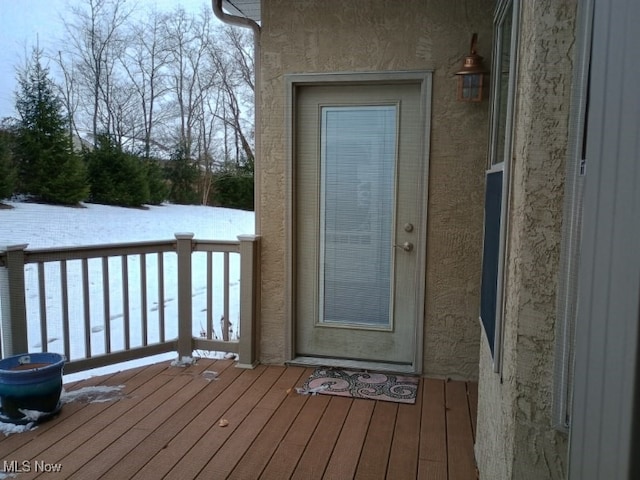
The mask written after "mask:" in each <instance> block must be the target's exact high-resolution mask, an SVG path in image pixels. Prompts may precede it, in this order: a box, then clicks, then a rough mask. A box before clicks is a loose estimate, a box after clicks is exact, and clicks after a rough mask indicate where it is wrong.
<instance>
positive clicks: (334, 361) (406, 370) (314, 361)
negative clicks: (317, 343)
mask: <svg viewBox="0 0 640 480" xmlns="http://www.w3.org/2000/svg"><path fill="white" fill-rule="evenodd" d="M285 363H286V364H287V365H291V366H298V367H336V368H349V369H356V370H367V371H375V372H388V373H402V374H405V375H406V374H409V375H419V372H417V371H416V369H415V368H414V366H413V365H407V364H402V363H384V362H372V361H366V360H350V359H345V358H326V357H295V358H293V359H291V360H289V361H287V362H285Z"/></svg>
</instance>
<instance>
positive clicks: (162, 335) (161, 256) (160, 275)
mask: <svg viewBox="0 0 640 480" xmlns="http://www.w3.org/2000/svg"><path fill="white" fill-rule="evenodd" d="M158 323H159V325H158V326H159V328H160V341H161V342H164V341H165V329H164V253H162V252H159V253H158Z"/></svg>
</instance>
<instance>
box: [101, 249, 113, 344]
mask: <svg viewBox="0 0 640 480" xmlns="http://www.w3.org/2000/svg"><path fill="white" fill-rule="evenodd" d="M109 286H110V285H109V257H102V302H103V304H102V311H103V312H104V351H105V353H111V298H110V296H109V290H110V288H109Z"/></svg>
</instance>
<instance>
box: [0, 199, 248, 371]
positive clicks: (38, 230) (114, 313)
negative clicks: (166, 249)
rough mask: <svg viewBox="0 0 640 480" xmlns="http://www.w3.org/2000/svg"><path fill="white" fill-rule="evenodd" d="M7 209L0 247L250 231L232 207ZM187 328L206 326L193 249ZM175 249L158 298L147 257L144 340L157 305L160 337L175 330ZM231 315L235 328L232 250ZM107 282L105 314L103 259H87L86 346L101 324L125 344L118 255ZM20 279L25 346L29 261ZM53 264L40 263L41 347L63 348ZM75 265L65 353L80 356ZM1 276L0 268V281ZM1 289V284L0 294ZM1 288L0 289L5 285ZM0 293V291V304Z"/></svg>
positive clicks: (199, 261)
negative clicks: (43, 313) (42, 266)
mask: <svg viewBox="0 0 640 480" xmlns="http://www.w3.org/2000/svg"><path fill="white" fill-rule="evenodd" d="M5 203H6V204H9V205H11V206H13V207H14V208H13V209H0V250H3V249H5V248H6V247H7V246H11V245H19V244H28V247H27V248H28V249H35V248H46V247H65V246H69V247H72V246H78V245H100V244H109V243H122V242H136V241H148V240H172V239H173V238H174V234H175V233H183V232H191V233H194V235H195V237H194V238H196V239H202V240H236V239H237V235H241V234H251V233H254V214H253V212H243V211H239V210H232V209H224V208H213V207H202V206H182V205H163V206H151V207H149V208H148V209H146V210H142V209H128V208H118V207H109V206H104V205H94V204H86V205H85V206H86V208H69V207H57V206H50V205H40V204H34V203H17V202H5ZM192 258H193V290H192V292H193V294H192V296H193V312H194V323H193V333H194V335H197V334H198V333H199V331H200V330H201V329H202V328H205V327H206V321H205V319H206V313H205V312H206V300H207V299H206V297H207V296H206V261H205V258H206V254H205V253H203V252H197V253H194V255H193V257H192ZM222 262H223V259H222V254H217V253H216V254H214V262H213V268H214V275H213V277H214V288H213V292H214V293H213V304H214V310H213V318H214V321H215V325H214V328H215V330H216V333H217V334H218V336H219V335H221V330H220V325H219V324H218V322H217V320H219V319H220V317H221V312H222V311H223V310H222V309H223V302H222V292H223V289H222V284H221V282H222ZM140 263H141V262H140V258H139V256H137V255H135V256H129V257H128V260H127V267H128V276H129V282H128V283H129V290H128V292H127V293H128V297H129V302H130V304H129V305H130V308H129V312H130V329H129V333H130V337H131V346H136V345H141V344H142V343H141V342H142V331H143V330H142V307H143V306H142V303H141V291H140V290H141V282H140V272H141V267H140ZM176 268H177V265H176V262H175V255H174V254H172V253H167V254H165V255H164V270H165V282H166V284H165V299H164V300H165V303H164V305H163V306H161V305H159V302H158V287H157V284H154V283H153V280H154V279H155V278H156V275H155V272H156V270H157V261H156V260H155V258H154V256H150V257H148V260H147V262H146V270H147V288H146V291H147V315H148V340H149V342H150V343H153V342H154V341H156V340H157V339H158V338H159V310H160V309H161V308H164V312H165V329H166V338H167V339H169V338H174V337H175V336H176V332H177V322H176V319H177V295H176V290H177V282H176V278H177V277H176ZM229 271H230V275H229V279H230V297H231V300H230V303H231V305H230V315H229V317H230V321H231V322H232V324H234V325H233V327H232V328H233V331H234V332H235V331H237V323H236V322H237V316H238V311H237V298H238V296H239V283H238V281H239V258H238V255H235V254H234V255H231V264H230V269H229ZM109 272H110V287H109V305H110V318H109V319H105V318H104V313H103V312H104V308H103V307H104V305H103V301H104V298H103V288H102V266H101V261H100V260H90V261H89V283H90V288H89V294H90V312H91V325H90V326H91V334H90V336H91V347H90V348H91V352H92V354H94V355H96V354H100V353H103V352H104V348H105V347H104V337H105V334H104V331H105V328H106V327H107V325H106V324H107V323H108V324H109V325H110V328H111V336H112V349H113V350H118V349H120V348H123V346H124V328H125V325H124V318H123V317H124V314H123V292H122V288H121V285H122V281H121V276H120V275H121V272H122V262H121V259H120V258H118V257H116V258H111V259H110V260H109ZM25 275H26V277H25V282H26V294H27V317H28V321H29V336H28V340H29V348H30V349H32V351H40V350H41V348H42V345H41V341H40V327H39V324H38V319H39V308H40V306H39V301H40V300H39V295H38V271H37V267H36V266H35V265H28V266H27V267H26V268H25ZM60 276H61V272H60V267H59V266H58V265H50V266H47V267H46V269H45V278H46V293H45V295H46V304H47V307H46V308H47V325H48V331H47V343H48V346H47V349H48V350H49V351H52V352H58V353H64V351H63V350H64V349H63V345H62V338H63V335H62V328H63V326H62V302H61V287H60V285H61V282H60ZM81 278H82V269H81V263H80V261H69V262H68V284H69V294H68V295H69V299H70V302H69V303H70V310H69V317H70V320H71V321H72V325H71V326H70V329H69V330H70V335H71V344H72V345H71V355H70V357H71V359H73V358H80V357H82V356H84V350H85V342H84V333H85V332H84V326H83V325H82V319H83V308H84V306H83V302H82V281H81ZM2 281H4V280H3V275H2V274H0V282H2ZM2 291H3V289H2V286H1V285H0V293H1V292H2ZM4 291H5V292H6V290H4ZM1 302H2V295H0V307H1ZM167 358H175V354H170V355H165V356H163V357H161V358H158V357H153V358H149V359H145V360H144V361H136V362H133V363H131V362H129V363H128V364H127V365H125V366H123V365H119V366H114V367H107V368H103V369H98V370H96V371H91V372H84V373H83V374H74V375H70V376H66V377H65V381H71V380H77V379H78V378H83V377H87V376H89V375H92V374H101V373H106V372H107V371H114V370H120V369H122V368H124V367H130V366H135V365H140V364H142V363H144V362H146V363H149V362H151V361H158V360H160V359H167Z"/></svg>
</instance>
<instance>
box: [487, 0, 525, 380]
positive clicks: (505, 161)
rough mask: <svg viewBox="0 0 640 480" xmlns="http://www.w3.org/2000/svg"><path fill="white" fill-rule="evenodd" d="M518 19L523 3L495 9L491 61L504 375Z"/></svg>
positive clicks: (498, 331)
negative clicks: (505, 68)
mask: <svg viewBox="0 0 640 480" xmlns="http://www.w3.org/2000/svg"><path fill="white" fill-rule="evenodd" d="M509 7H511V8H512V13H511V15H512V21H511V36H510V45H509V47H508V48H509V50H510V55H509V78H508V80H507V81H508V86H507V104H506V118H505V126H504V128H505V131H504V135H505V137H504V151H503V152H498V151H497V147H498V141H497V135H498V128H499V124H498V122H499V119H498V115H497V114H496V112H497V111H498V108H499V106H498V105H499V101H500V91H499V90H500V82H499V81H498V79H499V76H500V70H501V68H502V58H501V55H498V54H497V52H500V53H501V52H502V51H503V50H502V47H503V45H502V35H501V33H502V30H501V29H499V28H497V26H498V25H500V24H502V22H503V21H504V19H505V18H506V14H507V11H508V9H509ZM519 19H520V1H519V0H500V1H499V2H498V4H497V6H496V9H495V14H494V26H495V27H494V50H493V60H492V71H493V81H492V84H491V98H492V103H491V116H490V118H491V131H490V139H489V155H488V171H489V172H495V171H500V170H502V171H503V175H502V200H501V202H502V204H501V212H500V245H499V252H498V274H497V277H498V279H497V288H496V314H495V329H494V338H493V371H494V372H495V373H501V369H502V357H503V349H502V342H503V336H504V304H505V300H506V296H505V295H504V288H505V284H506V282H505V278H506V274H505V260H506V258H507V255H508V247H507V245H508V242H507V240H508V235H507V232H508V227H509V203H510V202H509V195H510V185H511V180H510V170H511V157H512V147H513V125H514V121H513V119H514V110H515V108H514V104H515V91H516V84H517V73H518V54H517V52H518V33H519V23H520V22H519ZM500 157H501V158H502V161H500V162H497V161H496V159H498V158H500Z"/></svg>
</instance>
